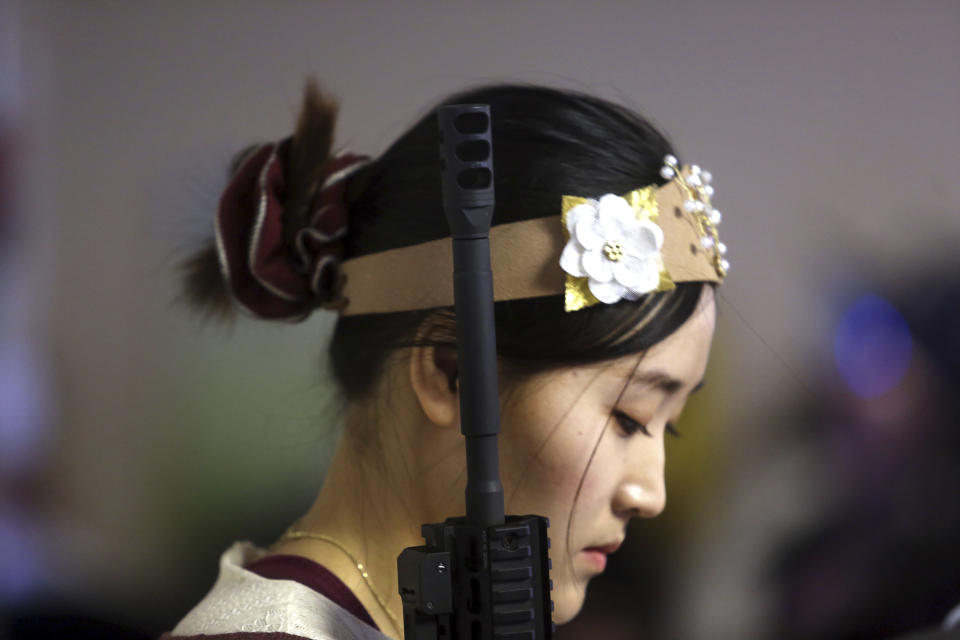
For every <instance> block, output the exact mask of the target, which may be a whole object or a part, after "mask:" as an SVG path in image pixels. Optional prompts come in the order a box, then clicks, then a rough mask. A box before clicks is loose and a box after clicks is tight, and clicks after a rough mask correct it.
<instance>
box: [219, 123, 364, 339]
mask: <svg viewBox="0 0 960 640" xmlns="http://www.w3.org/2000/svg"><path fill="white" fill-rule="evenodd" d="M289 143H290V139H289V138H288V139H287V140H284V141H282V142H279V143H273V144H266V145H263V146H261V147H260V148H258V149H256V150H255V151H253V152H252V153H250V154H249V155H248V157H247V158H246V159H245V160H244V161H243V162H242V163H241V165H240V168H239V169H238V170H237V171H236V173H235V174H234V176H233V178H232V179H231V181H230V184H229V185H227V188H226V190H225V191H224V192H223V195H222V196H221V198H220V204H219V207H218V209H217V218H216V227H215V236H216V245H217V255H218V257H219V259H220V268H221V270H222V271H223V277H224V279H225V280H226V282H227V285H228V287H229V289H230V292H231V293H232V295H233V297H234V299H235V300H236V301H237V302H238V303H239V304H240V306H241V307H243V308H244V309H245V310H247V311H248V312H249V313H251V314H253V315H255V316H258V317H260V318H266V319H271V320H273V319H287V320H292V321H296V320H302V319H303V318H305V317H306V316H307V315H309V313H310V312H311V311H313V310H314V309H315V308H317V307H327V308H338V306H339V305H341V304H342V300H341V298H340V289H341V285H342V278H341V276H340V260H341V259H342V258H343V239H344V237H345V236H346V233H347V225H348V222H349V215H348V209H347V204H346V199H345V197H346V179H347V178H348V177H349V176H350V174H352V173H353V172H354V171H356V170H357V169H359V168H361V167H362V166H363V165H365V164H366V163H367V162H369V159H368V158H367V157H365V156H359V155H354V154H341V155H338V156H335V157H332V158H330V159H329V160H328V161H327V163H326V166H325V167H324V170H323V175H322V176H321V180H322V183H321V186H320V187H319V189H318V190H317V193H316V194H315V196H314V197H313V200H312V202H311V206H310V209H311V213H310V214H309V216H308V217H307V224H306V225H305V226H304V227H303V228H300V229H296V230H286V231H285V229H284V224H285V222H286V219H285V214H284V208H285V201H286V195H287V180H286V175H287V174H286V171H285V166H284V164H285V162H286V157H287V153H286V150H287V145H289ZM291 231H292V233H291ZM288 237H289V238H290V240H289V241H288V240H287V238H288Z"/></svg>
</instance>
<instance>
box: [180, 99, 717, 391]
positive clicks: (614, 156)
mask: <svg viewBox="0 0 960 640" xmlns="http://www.w3.org/2000/svg"><path fill="white" fill-rule="evenodd" d="M321 99H323V100H326V101H327V103H328V105H329V104H330V102H329V98H326V97H323V96H320V95H319V94H318V93H317V91H316V89H315V87H314V86H313V85H312V84H311V85H308V88H307V96H306V99H305V105H304V111H303V113H302V114H301V118H300V122H299V124H298V133H297V134H296V135H295V136H294V144H295V145H296V141H297V138H298V137H299V136H300V133H301V132H302V130H304V129H315V130H320V131H324V132H326V133H329V131H330V130H331V129H332V126H333V119H334V118H335V109H333V110H331V109H329V108H327V109H320V108H312V107H311V104H312V103H311V101H313V103H316V102H317V101H318V100H321ZM458 103H485V104H489V105H490V113H491V119H492V131H493V148H494V156H495V159H494V162H495V172H494V175H495V185H494V186H495V188H496V201H497V205H496V208H495V211H494V216H493V224H494V225H497V224H504V223H508V222H516V221H520V220H526V219H532V218H540V217H545V216H555V215H558V214H559V211H560V199H561V196H562V195H565V194H566V195H579V196H586V197H593V196H600V195H603V194H606V193H615V194H623V193H627V192H629V191H632V190H634V189H636V188H638V187H642V186H647V185H651V184H663V183H664V179H663V178H662V177H661V176H660V168H661V166H662V160H663V157H664V156H666V155H667V154H674V155H676V154H675V152H674V151H673V149H672V148H671V146H670V144H669V143H668V142H667V140H666V138H665V137H664V136H663V135H662V134H661V133H660V132H658V131H657V130H656V129H654V128H653V127H652V126H651V125H650V124H649V123H648V122H647V121H646V120H644V119H643V118H642V117H641V116H639V115H638V114H636V113H634V112H633V111H630V110H629V109H626V108H624V107H621V106H618V105H615V104H613V103H610V102H607V101H605V100H602V99H599V98H596V97H593V96H590V95H586V94H583V93H578V92H574V91H566V90H560V89H553V88H546V87H536V86H527V85H495V86H489V87H481V88H478V89H474V90H470V91H465V92H462V93H459V94H455V95H452V96H450V97H448V98H446V99H444V100H443V101H441V103H440V104H458ZM318 119H319V120H322V122H320V123H319V126H318V123H316V122H312V121H313V120H318ZM324 140H326V143H327V144H329V136H328V137H327V138H324ZM303 146H304V145H301V151H302V147H303ZM301 155H302V154H301ZM306 155H307V156H309V155H310V154H306ZM314 161H315V160H314ZM347 197H348V203H349V209H350V231H349V234H348V236H347V238H346V253H345V257H346V258H350V257H356V256H361V255H366V254H370V253H377V252H380V251H384V250H387V249H392V248H396V247H403V246H409V245H415V244H419V243H422V242H427V241H430V240H434V239H437V238H442V237H445V236H448V235H449V232H448V229H447V222H446V217H445V216H444V214H443V210H442V206H441V193H440V163H439V155H438V138H437V124H436V110H435V109H431V110H430V111H429V112H428V113H427V114H426V115H425V116H423V117H422V118H421V119H420V120H419V121H418V122H417V123H416V124H414V125H413V127H411V128H410V129H409V130H408V131H407V132H406V133H404V134H403V135H402V136H400V138H399V139H398V140H397V141H396V142H394V143H393V144H392V145H391V146H390V147H389V148H388V149H387V150H386V152H384V153H383V155H382V156H380V158H378V159H377V160H376V161H374V162H372V163H370V164H369V165H367V166H366V167H364V168H363V169H361V170H360V171H358V172H357V173H356V174H354V176H353V177H351V179H350V184H349V187H348V196H347ZM301 199H302V198H301ZM558 268H559V267H558ZM219 278H220V276H219V270H218V269H217V263H216V257H215V254H214V253H213V250H212V248H209V247H208V248H207V249H206V250H205V251H203V252H201V253H200V254H198V255H197V256H195V257H194V258H193V260H191V261H190V262H189V263H188V265H187V289H188V294H189V297H190V298H191V299H192V300H193V301H194V302H196V303H199V304H200V306H202V307H205V308H207V309H208V310H211V309H213V310H214V311H216V310H217V309H216V308H215V307H217V305H219V309H223V302H224V300H225V299H226V296H225V295H224V291H223V287H222V283H219V284H218V282H216V281H218V280H219ZM702 287H703V284H702V283H696V282H694V283H681V284H678V285H677V286H676V288H675V289H673V290H670V291H666V292H659V293H653V294H649V295H647V296H645V297H643V298H641V299H640V300H638V301H620V302H618V303H616V304H612V305H606V304H598V305H595V306H593V307H590V308H587V309H582V310H580V311H576V312H572V313H567V312H565V311H564V309H563V297H562V295H558V296H550V297H543V298H533V299H524V300H510V301H502V302H497V303H496V306H495V315H496V333H497V351H498V354H499V355H500V356H501V358H502V360H503V361H504V363H505V364H507V365H508V366H510V367H512V370H515V371H527V372H532V371H537V370H544V369H548V368H551V367H555V366H559V365H565V364H578V363H590V362H599V361H603V360H607V359H612V358H616V357H619V356H623V355H627V354H631V353H640V352H642V351H644V350H645V349H647V348H649V347H650V346H652V345H654V344H656V343H658V342H660V341H661V340H663V339H664V338H666V337H667V336H669V335H670V334H671V333H672V332H673V331H675V330H676V329H677V328H679V327H680V326H681V325H682V324H683V323H684V322H685V321H686V320H687V318H689V317H690V315H691V314H692V313H693V311H694V309H695V308H696V306H697V303H698V300H699V297H700V294H701V290H702ZM211 303H213V304H211ZM428 320H430V321H432V322H435V323H437V324H438V325H439V326H441V327H442V328H445V329H447V331H446V332H439V333H440V335H441V336H442V337H441V339H440V340H436V339H433V340H432V341H431V344H434V345H438V344H439V345H449V346H454V344H455V333H454V322H453V311H452V309H444V310H436V309H434V310H425V311H410V312H400V313H385V314H371V315H360V316H341V317H340V318H339V319H338V321H337V324H336V328H335V330H334V333H333V338H332V340H331V343H330V360H331V365H332V370H333V374H334V377H335V379H336V380H337V381H338V383H339V384H340V385H341V388H342V390H343V391H344V394H345V396H346V398H347V399H348V400H351V399H358V398H361V397H363V396H365V395H367V394H369V393H370V392H371V391H372V389H373V388H374V383H375V382H376V381H377V379H378V377H379V375H380V373H381V371H382V370H383V366H384V364H385V361H386V358H387V356H388V355H389V354H391V353H393V352H395V351H396V350H397V349H400V348H403V347H408V346H412V345H414V344H416V339H415V336H416V335H417V332H418V330H419V329H420V327H421V326H422V325H423V323H424V322H426V321H428Z"/></svg>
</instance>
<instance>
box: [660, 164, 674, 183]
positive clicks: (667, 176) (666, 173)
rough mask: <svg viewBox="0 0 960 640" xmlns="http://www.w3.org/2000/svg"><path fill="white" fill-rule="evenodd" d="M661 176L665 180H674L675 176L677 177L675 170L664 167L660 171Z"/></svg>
mask: <svg viewBox="0 0 960 640" xmlns="http://www.w3.org/2000/svg"><path fill="white" fill-rule="evenodd" d="M660 175H661V176H663V179H664V180H672V179H673V176H675V175H676V174H675V173H674V172H673V169H671V168H670V167H664V168H662V169H660Z"/></svg>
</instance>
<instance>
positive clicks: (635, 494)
mask: <svg viewBox="0 0 960 640" xmlns="http://www.w3.org/2000/svg"><path fill="white" fill-rule="evenodd" d="M657 440H659V441H660V442H657V443H655V442H654V441H652V440H647V441H646V442H645V443H644V444H646V445H648V446H647V447H646V448H645V451H644V454H643V455H641V456H634V457H631V458H630V459H628V460H627V466H626V472H625V473H624V474H623V476H622V479H621V481H620V484H619V485H618V486H617V489H616V491H615V492H614V496H613V510H614V512H615V513H616V514H617V515H618V516H620V517H622V518H623V519H624V520H629V519H630V518H656V517H657V516H658V515H660V514H661V513H663V510H664V508H666V506H667V487H666V483H665V482H664V478H663V469H664V461H665V456H664V451H663V442H662V438H657Z"/></svg>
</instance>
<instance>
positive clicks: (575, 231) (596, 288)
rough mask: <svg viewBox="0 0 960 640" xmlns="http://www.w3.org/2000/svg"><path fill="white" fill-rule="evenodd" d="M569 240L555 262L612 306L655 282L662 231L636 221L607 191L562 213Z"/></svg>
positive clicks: (645, 290) (649, 288)
mask: <svg viewBox="0 0 960 640" xmlns="http://www.w3.org/2000/svg"><path fill="white" fill-rule="evenodd" d="M567 231H569V232H570V240H569V241H568V242H567V246H565V247H564V248H563V253H562V254H561V255H560V266H561V267H562V268H563V270H564V271H566V272H567V273H569V274H570V275H572V276H576V277H587V278H589V280H588V287H589V288H590V293H592V294H593V295H594V296H596V297H597V299H598V300H600V301H601V302H605V303H607V304H612V303H614V302H617V301H618V300H620V299H621V298H625V299H627V300H636V299H637V298H639V297H640V296H642V295H644V294H647V293H650V292H651V291H653V290H654V289H656V288H657V285H659V284H660V268H661V266H662V265H663V258H662V256H661V254H660V249H661V247H662V246H663V230H662V229H661V228H660V227H659V226H657V225H656V224H654V223H653V222H650V221H649V220H638V219H637V216H636V213H634V210H633V207H631V206H630V204H629V203H628V202H627V201H626V200H624V199H623V198H621V197H619V196H615V195H613V194H607V195H605V196H603V197H602V198H600V200H587V201H586V202H584V203H582V204H579V205H577V206H575V207H573V208H572V209H570V210H569V211H567Z"/></svg>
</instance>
